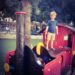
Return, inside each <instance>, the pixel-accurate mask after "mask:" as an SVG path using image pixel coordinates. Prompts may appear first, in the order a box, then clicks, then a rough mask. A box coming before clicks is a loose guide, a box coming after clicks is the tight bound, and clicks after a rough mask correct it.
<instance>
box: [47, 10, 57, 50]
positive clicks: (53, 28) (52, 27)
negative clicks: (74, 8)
mask: <svg viewBox="0 0 75 75" xmlns="http://www.w3.org/2000/svg"><path fill="white" fill-rule="evenodd" d="M56 16H57V13H56V12H55V11H52V12H50V20H49V21H48V26H47V27H46V34H47V31H48V36H47V43H46V48H47V50H49V48H48V44H49V41H51V49H53V50H54V47H53V43H54V40H55V34H56V32H57V34H58V26H57V25H58V24H57V21H56V20H55V19H56Z"/></svg>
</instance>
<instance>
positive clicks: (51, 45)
mask: <svg viewBox="0 0 75 75" xmlns="http://www.w3.org/2000/svg"><path fill="white" fill-rule="evenodd" d="M53 43H54V41H53V40H52V41H51V48H54V47H53Z"/></svg>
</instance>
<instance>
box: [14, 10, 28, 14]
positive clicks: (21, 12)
mask: <svg viewBox="0 0 75 75" xmlns="http://www.w3.org/2000/svg"><path fill="white" fill-rule="evenodd" d="M15 14H17V15H19V14H27V12H23V11H20V12H16V13H15Z"/></svg>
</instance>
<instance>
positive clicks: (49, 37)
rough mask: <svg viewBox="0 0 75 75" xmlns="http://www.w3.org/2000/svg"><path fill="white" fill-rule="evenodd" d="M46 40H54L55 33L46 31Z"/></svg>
mask: <svg viewBox="0 0 75 75" xmlns="http://www.w3.org/2000/svg"><path fill="white" fill-rule="evenodd" d="M47 40H50V41H54V40H55V33H50V32H48V35H47Z"/></svg>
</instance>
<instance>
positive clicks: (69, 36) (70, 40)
mask: <svg viewBox="0 0 75 75" xmlns="http://www.w3.org/2000/svg"><path fill="white" fill-rule="evenodd" d="M68 47H70V48H72V33H70V34H69V35H68Z"/></svg>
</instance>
